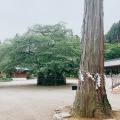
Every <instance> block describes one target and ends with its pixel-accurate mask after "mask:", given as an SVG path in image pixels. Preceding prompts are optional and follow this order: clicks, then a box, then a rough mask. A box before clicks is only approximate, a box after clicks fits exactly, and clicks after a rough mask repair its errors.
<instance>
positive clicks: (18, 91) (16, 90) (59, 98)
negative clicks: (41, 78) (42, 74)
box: [0, 80, 77, 120]
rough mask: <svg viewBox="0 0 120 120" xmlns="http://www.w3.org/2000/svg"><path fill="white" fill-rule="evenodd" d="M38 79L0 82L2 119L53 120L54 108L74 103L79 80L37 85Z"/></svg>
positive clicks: (0, 117)
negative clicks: (72, 87)
mask: <svg viewBox="0 0 120 120" xmlns="http://www.w3.org/2000/svg"><path fill="white" fill-rule="evenodd" d="M36 82H37V81H36V80H26V81H12V82H7V83H5V82H0V120H52V117H53V113H54V110H55V109H56V108H58V107H60V106H66V105H72V103H73V100H74V96H75V91H72V90H71V86H72V85H75V84H76V83H77V80H67V85H62V86H37V85H36Z"/></svg>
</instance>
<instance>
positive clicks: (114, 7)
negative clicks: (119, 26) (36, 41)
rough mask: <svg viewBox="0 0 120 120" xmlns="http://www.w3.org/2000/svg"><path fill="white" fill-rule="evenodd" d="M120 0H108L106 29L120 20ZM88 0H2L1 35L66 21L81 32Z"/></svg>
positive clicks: (9, 36) (105, 19)
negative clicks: (85, 1) (86, 0)
mask: <svg viewBox="0 0 120 120" xmlns="http://www.w3.org/2000/svg"><path fill="white" fill-rule="evenodd" d="M119 5H120V0H104V15H105V16H104V28H105V33H106V32H107V31H108V30H109V29H110V27H111V25H112V24H113V23H115V22H118V21H119V20H120V13H119V12H120V7H119ZM83 9H84V0H0V39H1V40H4V39H5V38H11V37H14V36H15V34H16V33H19V34H23V33H24V32H26V31H27V28H28V27H31V26H32V25H34V24H36V23H39V24H56V23H58V22H61V21H63V22H66V23H67V27H68V28H71V29H73V31H74V33H75V34H78V35H80V32H81V26H82V21H83Z"/></svg>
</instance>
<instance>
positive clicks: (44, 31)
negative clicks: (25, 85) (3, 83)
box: [0, 23, 80, 75]
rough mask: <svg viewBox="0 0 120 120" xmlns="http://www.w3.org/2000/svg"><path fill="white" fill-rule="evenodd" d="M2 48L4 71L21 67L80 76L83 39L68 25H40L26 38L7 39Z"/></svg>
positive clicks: (1, 63) (32, 28)
mask: <svg viewBox="0 0 120 120" xmlns="http://www.w3.org/2000/svg"><path fill="white" fill-rule="evenodd" d="M0 49H1V50H0V67H1V68H2V70H4V71H7V70H9V69H10V68H11V69H12V68H14V67H15V66H21V67H27V68H28V69H30V70H33V71H35V72H36V73H39V72H42V73H45V74H47V73H48V71H51V72H52V73H61V74H62V73H66V74H70V73H71V74H74V75H77V71H78V68H79V66H78V64H79V61H80V59H79V58H80V38H79V37H78V36H77V35H73V32H72V30H71V29H67V28H66V26H65V24H64V23H58V24H55V25H39V24H36V25H34V26H32V27H30V28H29V29H28V31H27V32H26V33H24V34H23V35H21V36H20V35H16V36H15V37H14V38H13V39H8V40H6V41H5V42H4V43H2V44H1V46H0Z"/></svg>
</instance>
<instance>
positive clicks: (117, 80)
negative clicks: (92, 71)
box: [104, 58, 120, 88]
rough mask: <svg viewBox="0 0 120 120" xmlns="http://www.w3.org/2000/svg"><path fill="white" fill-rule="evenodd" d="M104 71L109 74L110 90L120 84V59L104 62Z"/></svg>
mask: <svg viewBox="0 0 120 120" xmlns="http://www.w3.org/2000/svg"><path fill="white" fill-rule="evenodd" d="M104 68H105V70H106V71H107V72H108V73H109V74H110V77H111V79H112V88H114V87H116V86H118V85H119V84H120V76H119V75H120V58H118V59H111V60H106V61H105V62H104Z"/></svg>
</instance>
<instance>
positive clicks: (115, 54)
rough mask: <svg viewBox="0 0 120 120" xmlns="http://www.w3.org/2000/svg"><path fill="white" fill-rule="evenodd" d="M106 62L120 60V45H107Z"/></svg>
mask: <svg viewBox="0 0 120 120" xmlns="http://www.w3.org/2000/svg"><path fill="white" fill-rule="evenodd" d="M104 51H105V55H104V56H105V60H109V59H116V58H120V44H117V43H116V44H110V43H105V49H104Z"/></svg>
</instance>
